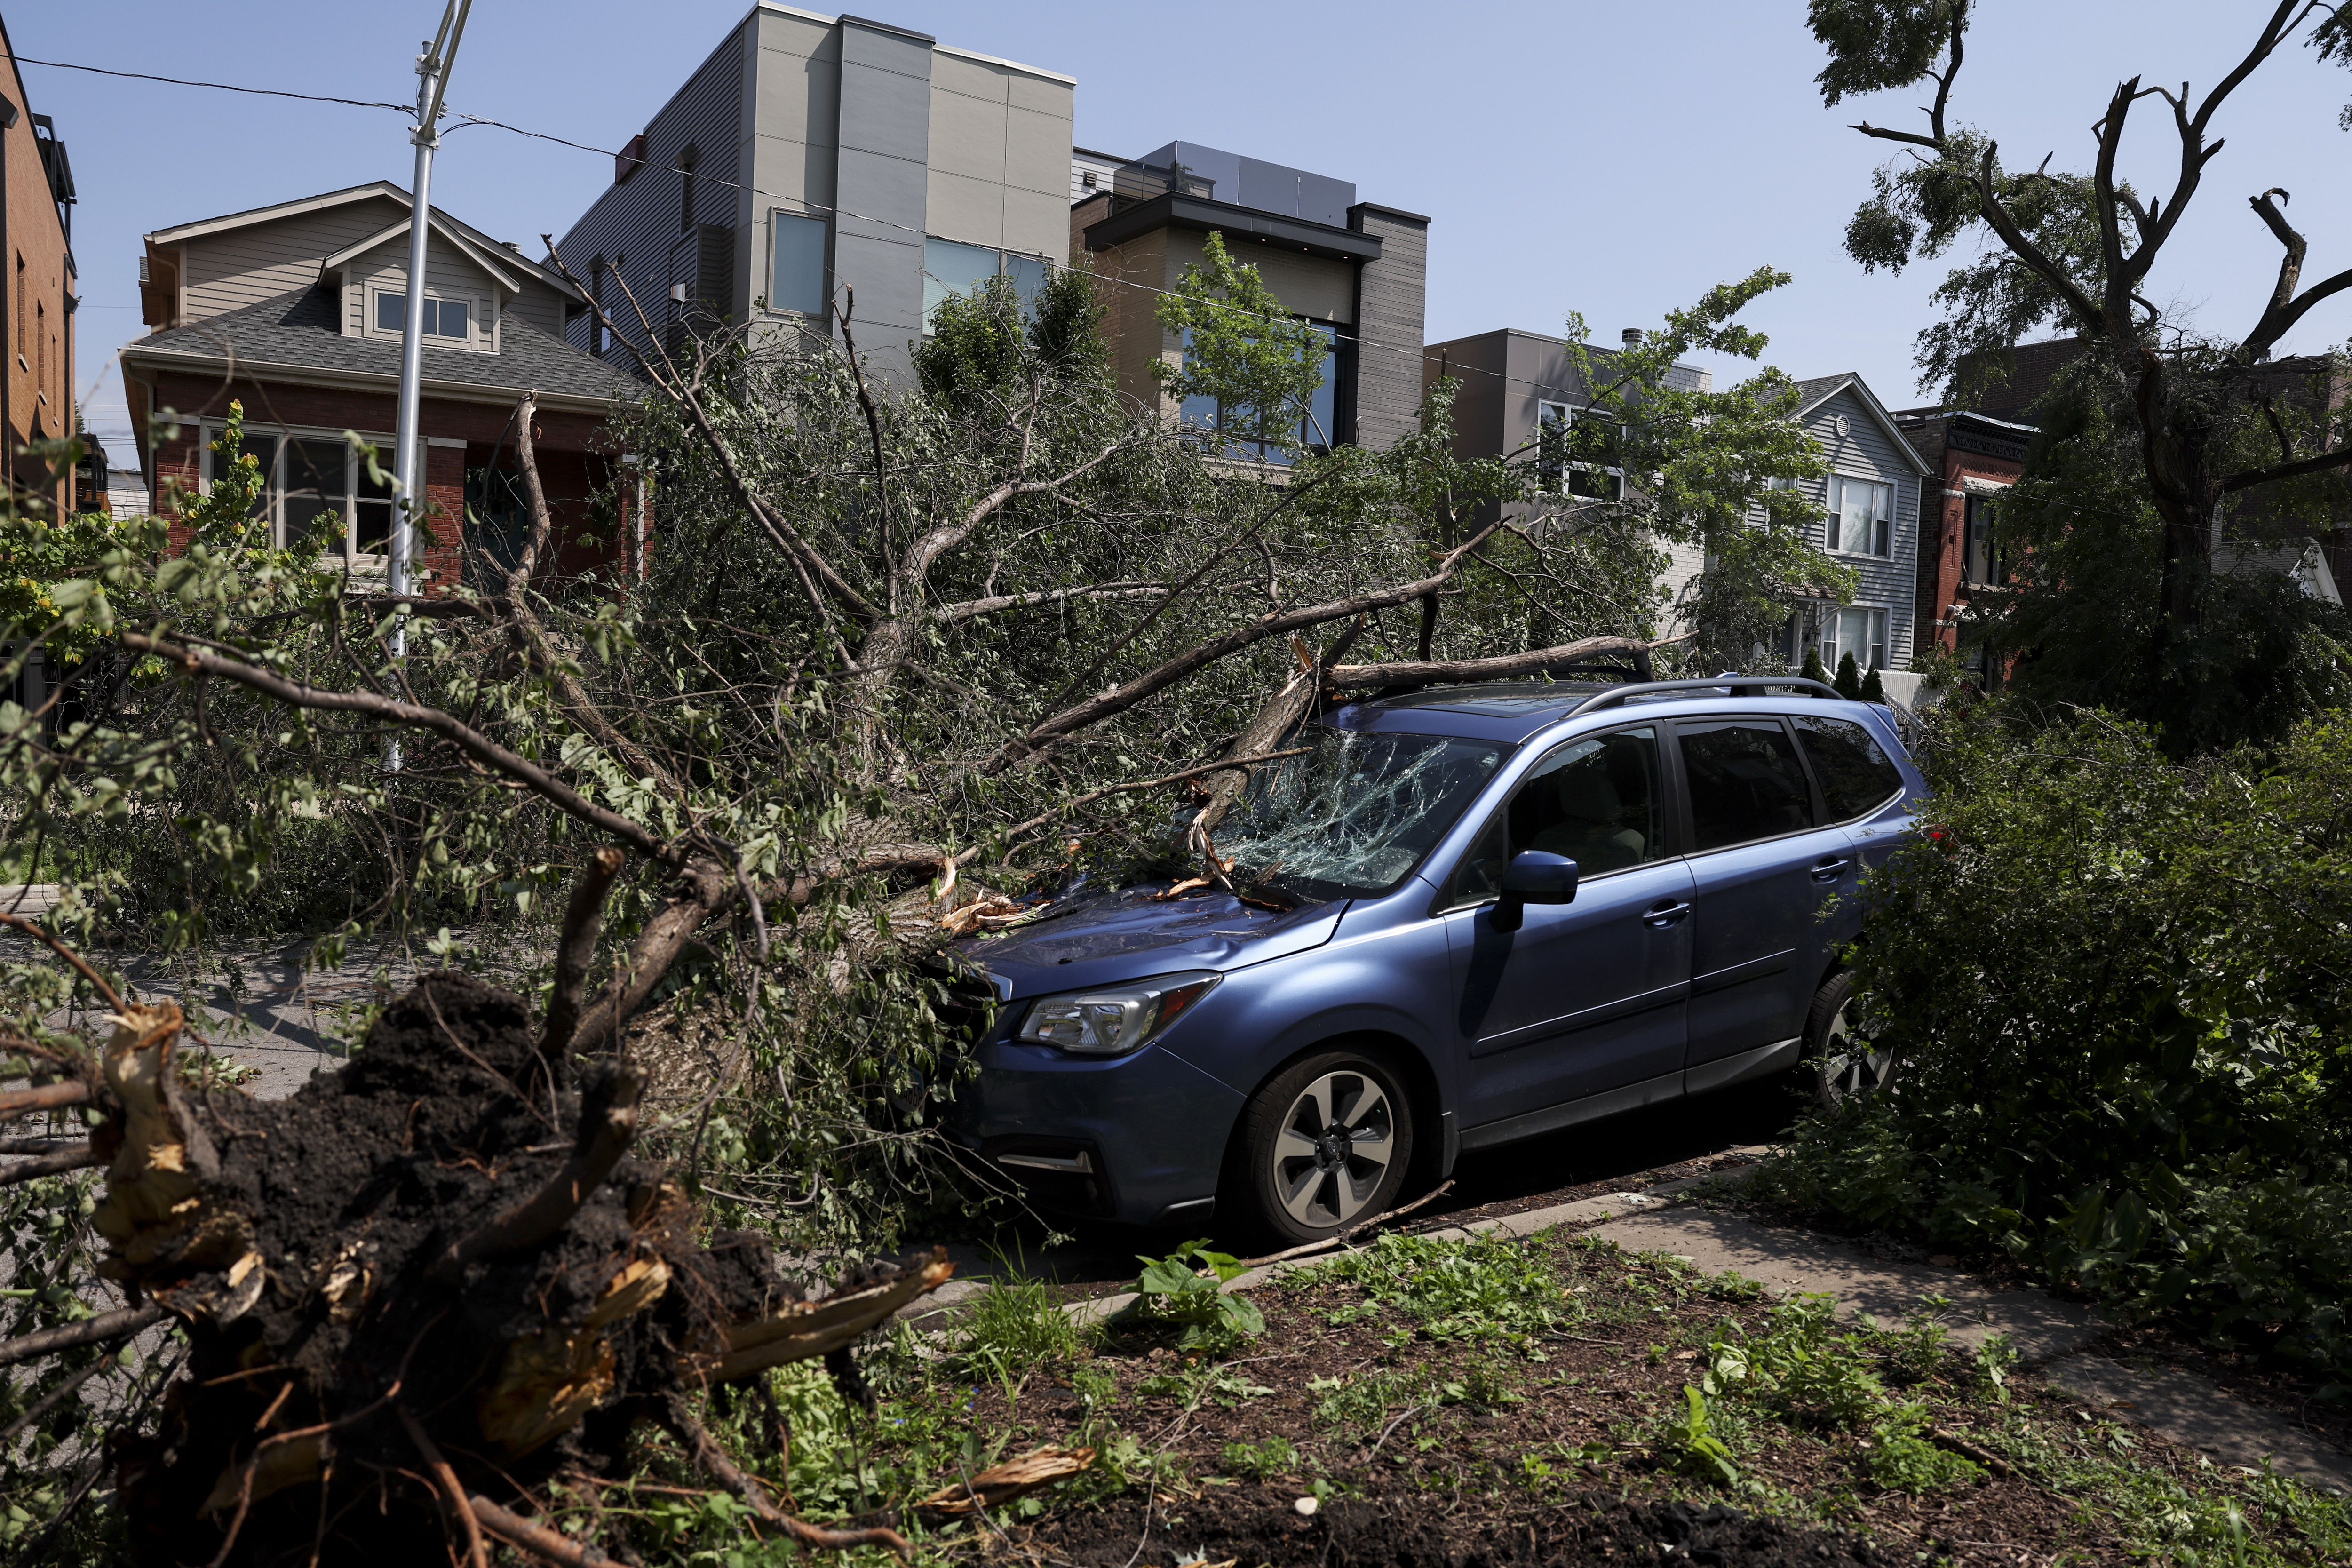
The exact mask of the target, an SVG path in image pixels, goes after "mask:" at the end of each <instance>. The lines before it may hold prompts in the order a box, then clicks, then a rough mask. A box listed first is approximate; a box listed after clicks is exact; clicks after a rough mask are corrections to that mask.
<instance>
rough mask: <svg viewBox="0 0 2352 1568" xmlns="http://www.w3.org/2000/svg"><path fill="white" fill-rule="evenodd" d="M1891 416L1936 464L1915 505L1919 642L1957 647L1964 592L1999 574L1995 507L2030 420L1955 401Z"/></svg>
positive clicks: (2021, 465) (2017, 470)
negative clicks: (2023, 421) (1962, 405)
mask: <svg viewBox="0 0 2352 1568" xmlns="http://www.w3.org/2000/svg"><path fill="white" fill-rule="evenodd" d="M2011 412H2021V410H2012V411H2011ZM1895 426H1897V427H1898V428H1899V429H1901V430H1902V432H1903V434H1904V436H1905V437H1906V438H1907V439H1908V440H1909V441H1910V443H1911V445H1912V446H1913V447H1915V448H1916V450H1917V451H1918V453H1919V456H1920V457H1922V458H1926V459H1927V462H1928V463H1930V464H1932V465H1933V466H1934V467H1935V468H1936V469H1937V477H1936V478H1935V479H1931V480H1929V481H1928V484H1927V489H1926V493H1925V495H1924V497H1923V504H1922V505H1921V507H1920V509H1919V579H1918V592H1917V596H1916V608H1915V611H1914V614H1915V616H1916V626H1917V628H1918V629H1917V633H1916V641H1917V644H1918V646H1919V647H1920V649H1921V650H1922V651H1925V650H1926V649H1927V647H1931V646H1932V647H1941V648H1945V649H1948V650H1950V649H1957V648H1958V647H1959V626H1960V618H1961V617H1962V616H1965V615H1966V614H1967V613H1968V607H1969V595H1970V594H1971V593H1972V592H1973V591H1974V590H1976V589H1978V588H1981V587H1986V586H1989V585H1990V584H1995V583H1998V582H1999V581H2000V556H1999V552H1997V551H1996V550H1995V549H1994V547H1993V542H1992V509H1993V506H1994V504H1995V502H1996V501H1997V500H1999V499H2000V492H2001V491H2003V490H2005V489H2008V488H2009V487H2010V486H2011V485H2013V484H2015V483H2016V482H2017V479H2018V476H2019V475H2021V473H2023V472H2024V470H2025V446H2026V443H2027V442H2029V441H2031V440H2032V438H2033V433H2034V431H2033V426H2031V425H2026V424H2021V423H2019V422H2017V421H2016V420H2013V419H1996V418H1994V417H1993V416H1991V415H1990V414H1980V413H1977V412H1974V411H1972V410H1969V409H1960V408H1912V409H1906V410H1905V411H1903V412H1902V413H1899V414H1897V415H1895Z"/></svg>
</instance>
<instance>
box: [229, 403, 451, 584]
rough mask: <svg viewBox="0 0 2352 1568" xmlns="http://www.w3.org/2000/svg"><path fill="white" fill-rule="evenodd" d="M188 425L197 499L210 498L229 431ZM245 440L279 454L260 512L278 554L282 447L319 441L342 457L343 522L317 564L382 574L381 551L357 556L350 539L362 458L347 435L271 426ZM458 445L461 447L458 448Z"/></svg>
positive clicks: (388, 513)
mask: <svg viewBox="0 0 2352 1568" xmlns="http://www.w3.org/2000/svg"><path fill="white" fill-rule="evenodd" d="M189 423H191V424H193V425H194V426H195V427H196V489H197V493H198V494H200V495H208V494H210V493H211V491H212V488H213V463H214V461H215V458H217V457H218V455H219V454H217V453H215V451H214V450H213V443H214V442H215V441H216V440H218V439H219V438H220V436H221V434H222V432H224V431H225V430H226V428H227V421H226V420H225V419H221V418H215V417H199V418H196V419H193V420H191V421H189ZM245 435H246V438H247V439H248V440H250V439H252V438H253V437H257V436H268V437H274V438H275V439H276V440H277V441H278V447H277V448H276V449H275V450H274V451H273V452H272V454H271V458H270V468H271V471H270V472H269V474H268V475H267V476H266V477H265V478H264V479H263V480H262V491H261V493H262V496H263V498H264V500H263V507H264V510H265V511H266V513H267V514H268V519H269V537H270V540H271V542H272V543H273V544H275V545H276V546H277V547H278V548H279V549H283V548H285V547H286V492H285V489H284V486H283V483H282V475H280V474H279V473H278V468H281V467H282V466H283V464H284V462H285V456H286V447H285V444H286V443H287V442H289V441H318V442H322V443H329V444H331V445H334V446H336V447H341V448H342V455H343V488H342V491H341V496H342V499H341V504H339V505H336V506H335V507H334V509H333V510H334V511H335V513H336V515H337V516H338V517H339V518H340V519H341V521H342V525H343V531H342V548H341V550H339V551H324V550H322V551H320V552H319V554H320V560H321V561H326V560H339V561H341V563H343V565H344V567H345V569H346V570H348V571H351V572H354V573H360V574H367V575H371V576H372V575H374V574H378V573H381V572H383V570H384V563H385V562H386V560H387V559H389V558H388V557H387V555H386V554H385V553H384V552H383V551H379V550H369V551H363V550H361V549H360V548H359V547H358V545H357V543H356V542H355V541H354V539H353V535H354V533H355V532H356V531H357V529H358V526H359V505H360V500H361V497H360V493H359V485H360V455H359V453H358V451H357V450H356V449H354V448H353V447H352V444H351V441H350V435H351V432H349V431H346V430H335V429H329V428H327V427H326V426H319V425H273V424H253V423H247V425H246V426H245ZM360 438H361V439H362V440H363V441H369V442H370V443H371V444H372V445H373V446H375V447H379V448H383V447H390V446H392V445H393V443H394V441H395V440H396V439H397V438H398V437H394V436H385V437H383V439H382V440H380V441H378V440H373V438H372V437H369V436H367V435H366V434H365V433H364V432H362V434H361V436H360ZM459 444H460V445H463V443H462V442H461V443H459ZM375 499H376V500H377V502H378V504H380V505H383V507H384V509H385V510H384V513H383V525H384V528H385V530H386V531H387V534H386V536H387V539H388V538H389V531H390V529H391V527H392V510H391V500H390V498H388V497H380V498H375Z"/></svg>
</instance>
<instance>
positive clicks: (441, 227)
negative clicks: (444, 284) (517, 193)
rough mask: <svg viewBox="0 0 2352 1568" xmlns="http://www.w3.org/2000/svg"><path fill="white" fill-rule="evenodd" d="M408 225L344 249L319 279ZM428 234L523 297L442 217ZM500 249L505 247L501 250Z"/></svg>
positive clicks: (322, 266)
mask: <svg viewBox="0 0 2352 1568" xmlns="http://www.w3.org/2000/svg"><path fill="white" fill-rule="evenodd" d="M409 221H410V220H409V219H408V218H402V219H401V220H400V221H399V222H398V223H396V224H394V225H393V226H391V227H390V228H387V229H385V230H383V232H382V233H380V234H372V235H370V236H368V237H367V238H365V239H362V240H358V241H355V242H353V243H352V244H350V245H347V246H345V247H342V249H341V250H338V251H337V252H335V253H334V254H333V255H332V256H330V257H328V258H326V259H325V260H324V261H321V262H320V263H319V274H320V277H321V278H324V277H325V276H326V274H328V273H330V272H332V271H334V270H336V269H337V268H341V267H346V266H349V265H350V264H351V263H352V262H354V261H357V260H358V259H359V258H361V257H362V256H365V255H366V254H367V253H368V252H369V251H371V250H373V249H374V248H375V247H377V246H379V245H382V244H383V243H384V242H385V241H387V240H391V239H394V238H397V237H400V236H402V235H404V234H406V233H407V232H408V225H409ZM425 232H426V233H427V234H437V235H439V236H440V237H442V238H444V239H446V240H447V241H448V242H449V243H450V244H451V245H453V246H455V247H457V254H458V255H460V256H462V257H464V258H466V259H467V260H468V261H470V262H472V263H473V264H474V265H475V266H477V267H478V268H481V269H482V270H483V271H485V272H487V273H488V274H489V275H490V276H491V277H492V278H493V279H496V280H497V281H498V284H499V287H500V288H502V289H505V290H506V291H507V292H508V293H509V294H520V293H521V292H522V285H521V284H520V283H518V282H516V281H515V280H514V279H512V278H509V277H508V276H507V274H506V273H505V272H504V271H503V270H501V269H500V268H499V266H498V264H497V263H496V262H493V261H492V260H491V259H490V258H488V257H487V256H484V255H483V254H481V252H480V251H479V250H478V248H477V247H475V246H474V245H473V244H472V243H471V242H470V241H468V240H467V238H466V237H465V236H464V235H462V234H459V233H457V231H456V230H454V229H452V228H451V227H450V226H448V224H447V223H446V222H445V221H444V220H443V218H442V216H441V215H440V214H439V213H437V212H436V213H435V214H434V215H433V216H432V218H431V220H430V221H429V222H428V224H427V226H426V227H425ZM501 248H504V247H501ZM507 254H508V255H509V256H512V255H514V254H515V253H514V252H513V251H511V250H509V251H507Z"/></svg>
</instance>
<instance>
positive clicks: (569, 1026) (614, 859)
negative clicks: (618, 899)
mask: <svg viewBox="0 0 2352 1568" xmlns="http://www.w3.org/2000/svg"><path fill="white" fill-rule="evenodd" d="M620 874H621V852H620V851H619V850H618V849H615V848H614V847H612V846H611V845H609V844H608V845H605V846H604V847H603V848H601V849H599V850H597V851H596V852H595V853H594V854H593V855H591V856H590V857H589V858H588V864H587V865H585V866H583V867H582V868H581V870H580V885H579V886H578V887H576V888H574V889H572V902H571V904H570V906H569V907H568V908H566V909H565V910H564V911H563V935H562V939H561V940H559V941H558V942H556V944H555V988H554V990H553V991H552V992H551V993H550V994H549V995H548V999H547V1016H546V1018H545V1019H544V1020H543V1023H542V1026H541V1034H540V1037H539V1054H540V1055H541V1056H543V1057H545V1058H547V1059H548V1060H549V1061H550V1062H556V1061H561V1060H562V1058H563V1053H564V1052H565V1051H567V1050H569V1049H571V1047H572V1031H573V1030H574V1029H577V1028H578V1027H579V1026H580V991H581V987H582V986H583V985H584V984H586V983H587V979H588V965H589V964H590V963H593V961H594V960H595V957H596V938H597V936H598V935H599V934H600V933H601V932H602V931H604V895H605V893H606V892H607V891H608V890H609V889H611V888H612V886H613V879H614V877H617V876H619V875H620Z"/></svg>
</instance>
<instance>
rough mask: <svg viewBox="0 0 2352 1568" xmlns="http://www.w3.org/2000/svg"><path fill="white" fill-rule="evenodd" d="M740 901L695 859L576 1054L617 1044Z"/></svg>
mask: <svg viewBox="0 0 2352 1568" xmlns="http://www.w3.org/2000/svg"><path fill="white" fill-rule="evenodd" d="M935 858H936V857H935ZM736 896H737V895H736V889H735V879H734V878H733V877H732V876H731V875H730V874H729V872H728V871H727V869H726V868H724V867H722V866H719V864H717V863H716V862H715V861H711V860H708V859H703V858H696V859H694V860H691V861H689V862H688V863H687V864H686V865H685V866H684V867H683V868H680V869H679V872H678V878H677V883H676V885H675V886H673V887H672V889H670V893H669V897H668V900H667V902H666V903H665V904H664V905H663V906H662V908H661V910H659V911H658V912H656V914H655V915H654V917H653V918H652V919H651V920H649V921H646V923H645V925H644V927H643V928H642V929H640V930H639V931H638V932H637V940H636V941H635V942H634V943H633V944H631V946H630V948H629V956H628V958H627V959H626V960H625V962H624V963H622V965H621V971H620V973H618V974H615V975H614V977H613V978H612V980H611V981H610V982H608V983H607V984H605V986H604V991H603V993H602V994H599V995H598V996H597V998H596V1001H595V1004H594V1005H593V1006H591V1007H590V1008H589V1009H588V1011H587V1013H586V1014H585V1015H584V1016H582V1018H581V1020H580V1025H579V1027H578V1028H576V1029H575V1030H573V1031H572V1051H573V1053H574V1054H575V1055H580V1056H585V1055H589V1054H592V1053H593V1052H596V1051H601V1050H604V1049H606V1048H607V1047H610V1046H611V1045H612V1044H614V1042H616V1041H618V1039H619V1038H620V1034H621V1026H622V1025H624V1024H625V1023H627V1022H628V1021H629V1019H631V1018H632V1017H634V1016H636V1014H637V1011H638V1010H639V1009H640V1008H642V1007H643V1006H645V1005H646V1002H647V1001H648V1000H649V999H650V998H651V997H652V995H653V993H654V987H655V986H656V985H658V984H661V979H662V976H663V975H665V974H667V973H669V967H670V965H671V964H673V963H677V955H678V954H679V953H680V952H684V951H685V949H686V944H687V943H688V942H689V941H691V940H692V939H693V936H694V933H695V932H696V931H698V930H699V929H700V928H701V925H702V922H703V921H707V920H709V918H710V917H711V916H712V915H714V914H717V913H718V912H719V910H723V909H726V908H728V907H729V906H730V904H731V903H732V902H733V900H735V898H736Z"/></svg>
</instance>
